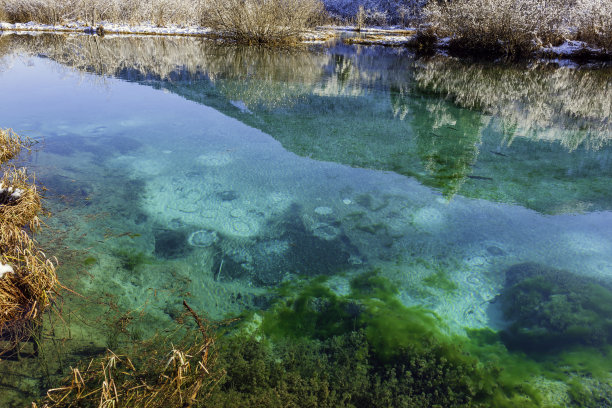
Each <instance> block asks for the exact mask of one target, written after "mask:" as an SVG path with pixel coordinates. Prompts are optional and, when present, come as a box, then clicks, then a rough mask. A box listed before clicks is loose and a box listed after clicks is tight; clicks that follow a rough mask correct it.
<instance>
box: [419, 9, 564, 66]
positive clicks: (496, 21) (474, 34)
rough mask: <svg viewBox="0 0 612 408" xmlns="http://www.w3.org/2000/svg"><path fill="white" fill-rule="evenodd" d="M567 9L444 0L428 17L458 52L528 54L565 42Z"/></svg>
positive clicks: (427, 12) (439, 33)
mask: <svg viewBox="0 0 612 408" xmlns="http://www.w3.org/2000/svg"><path fill="white" fill-rule="evenodd" d="M565 6H566V4H565V0H552V1H547V2H544V0H454V1H450V0H443V1H441V2H431V3H430V4H429V5H428V6H427V7H426V9H425V15H426V17H427V19H428V20H429V22H430V23H431V25H432V27H433V29H434V30H435V31H436V33H437V34H438V35H439V36H450V37H451V41H452V43H453V45H454V46H455V47H457V48H465V49H468V50H482V51H485V52H491V51H496V52H501V53H504V54H525V53H528V52H531V51H533V50H535V49H536V48H537V47H538V46H541V45H545V44H549V43H553V44H554V43H557V42H559V41H560V40H561V39H562V37H563V31H564V28H565V27H567V22H568V21H567V18H566V14H565V11H564V10H566V8H565Z"/></svg>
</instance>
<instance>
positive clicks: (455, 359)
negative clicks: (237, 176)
mask: <svg viewBox="0 0 612 408" xmlns="http://www.w3.org/2000/svg"><path fill="white" fill-rule="evenodd" d="M523 269H525V268H523ZM327 280H328V278H327V277H324V276H319V277H316V278H313V279H311V280H309V281H293V282H292V283H288V284H285V285H284V286H283V287H282V288H280V289H279V291H278V296H279V297H278V299H277V301H276V303H275V304H273V305H272V306H271V307H270V308H269V309H268V310H265V311H259V312H257V313H255V312H252V311H251V312H247V313H245V315H244V316H243V319H242V321H238V322H237V323H236V322H235V320H233V321H226V322H222V323H220V324H214V323H211V322H208V321H207V320H206V319H204V318H200V317H199V316H198V315H197V314H196V313H195V312H194V311H193V310H191V309H190V308H189V307H188V306H185V308H186V309H187V312H186V313H185V314H183V315H182V316H181V317H180V318H179V319H177V322H178V323H177V324H179V326H178V328H177V329H176V330H169V331H164V332H162V333H160V334H158V335H156V336H154V337H153V338H150V339H147V340H144V341H141V340H134V341H133V343H128V344H126V343H123V344H122V345H119V344H116V345H115V346H116V347H117V348H118V349H117V350H113V352H110V351H108V352H107V353H106V354H104V355H100V356H98V357H95V358H94V359H93V360H91V361H87V362H82V363H80V364H79V365H78V366H75V367H76V368H73V369H71V372H70V375H69V376H68V377H66V378H65V380H64V382H63V385H62V386H56V387H55V388H54V390H52V391H50V394H49V397H48V398H46V399H45V400H44V401H43V402H42V403H41V405H39V406H47V407H88V406H92V407H95V406H98V404H99V403H100V401H107V402H108V404H111V403H113V404H114V405H113V406H116V407H144V406H153V407H156V406H159V407H161V406H163V407H168V408H172V407H177V408H178V407H235V406H236V407H237V406H239V407H279V408H280V407H408V408H417V407H423V408H425V407H428V408H429V407H483V408H484V407H526V408H528V407H550V406H580V407H593V408H595V407H602V406H608V405H607V404H608V402H609V401H611V400H612V387H610V386H609V385H606V384H608V382H609V381H608V380H606V378H609V377H606V375H609V371H610V353H608V355H607V357H606V356H605V355H604V354H602V353H601V352H599V351H598V352H595V353H591V352H589V351H588V350H583V351H581V352H577V353H571V354H567V355H563V356H561V357H560V358H559V359H556V360H554V359H549V360H542V361H539V360H535V359H531V358H530V357H528V356H526V355H525V354H524V353H515V352H512V351H509V350H508V349H507V348H506V347H505V346H504V344H503V343H502V342H501V341H500V335H499V333H496V332H494V331H492V330H489V329H487V330H482V329H473V330H468V333H467V336H463V335H456V334H451V333H450V332H449V331H448V330H447V328H446V327H445V324H444V322H443V321H442V320H441V319H440V318H439V317H438V316H436V315H435V314H434V313H433V312H431V311H428V310H425V309H422V308H418V307H407V306H404V305H403V304H402V303H401V302H400V301H399V300H398V298H397V294H398V290H397V285H396V284H394V282H392V281H390V280H388V279H387V278H385V277H383V276H381V273H380V272H378V271H373V272H367V273H363V274H361V275H359V276H357V277H354V278H353V279H352V281H351V285H350V287H351V291H350V293H349V294H348V295H346V296H340V295H337V294H336V293H334V292H333V291H332V290H331V289H330V288H329V287H328V286H327ZM189 315H191V316H193V320H194V321H195V322H196V324H191V325H189V324H188V321H189V322H190V321H191V320H192V319H191V318H189V320H187V317H188V316H189ZM200 362H201V363H202V364H203V366H202V365H200ZM202 367H205V368H206V370H203V369H202ZM538 381H544V382H546V381H551V382H555V381H556V382H557V383H560V384H561V385H560V387H561V388H559V387H557V388H553V391H552V392H553V393H554V392H557V393H558V392H561V393H563V394H564V395H565V397H564V398H562V399H560V400H558V401H562V403H560V402H558V401H557V402H552V403H551V402H550V401H548V400H547V399H546V398H547V396H546V395H545V394H546V392H547V390H546V386H542V383H541V382H540V383H539V384H538ZM559 390H561V391H559ZM548 392H549V393H550V391H548ZM45 404H46V405H45Z"/></svg>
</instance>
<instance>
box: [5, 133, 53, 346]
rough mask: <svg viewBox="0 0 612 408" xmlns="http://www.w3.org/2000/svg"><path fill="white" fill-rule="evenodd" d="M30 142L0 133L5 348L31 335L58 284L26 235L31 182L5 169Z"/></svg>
mask: <svg viewBox="0 0 612 408" xmlns="http://www.w3.org/2000/svg"><path fill="white" fill-rule="evenodd" d="M29 144H30V143H29V140H28V139H26V138H22V137H20V136H18V135H17V134H15V133H14V132H13V131H11V130H0V170H2V173H3V174H2V177H1V179H0V338H2V339H3V340H8V341H9V342H10V347H8V350H10V349H12V348H13V347H15V346H16V345H17V344H18V343H19V342H20V341H22V340H24V339H27V338H29V337H30V336H31V334H32V330H33V328H34V327H35V326H36V323H37V322H38V321H39V320H40V317H41V314H42V312H43V311H44V310H45V309H46V308H47V307H48V306H49V305H50V304H51V299H52V296H51V295H52V291H53V290H54V288H55V286H56V285H57V275H56V273H55V264H54V263H53V262H52V261H50V260H49V259H48V258H47V257H46V256H45V254H44V253H42V252H41V251H39V250H38V248H37V247H36V242H35V241H34V240H33V239H32V238H31V237H30V235H29V234H31V233H33V232H35V231H36V230H37V229H38V227H39V225H40V219H39V218H38V214H39V213H40V212H41V210H42V205H41V198H40V195H39V194H38V191H37V189H36V185H35V183H34V179H33V177H30V176H28V174H27V172H26V169H23V168H21V169H17V168H15V167H14V166H8V165H6V161H8V160H11V159H13V158H15V157H16V156H17V155H18V154H19V152H20V151H21V149H22V148H27V147H28V145H29ZM6 351H7V350H0V355H1V354H3V353H5V352H6Z"/></svg>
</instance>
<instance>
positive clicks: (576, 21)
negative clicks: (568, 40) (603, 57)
mask: <svg viewBox="0 0 612 408" xmlns="http://www.w3.org/2000/svg"><path fill="white" fill-rule="evenodd" d="M572 11H573V13H572V20H573V21H572V22H573V25H574V26H575V27H576V28H577V34H576V39H578V40H582V41H585V42H587V43H588V44H592V45H595V46H598V47H601V48H603V49H604V50H606V51H612V2H611V1H609V0H577V1H576V4H575V6H574V7H573V8H572Z"/></svg>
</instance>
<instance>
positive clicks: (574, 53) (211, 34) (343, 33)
mask: <svg viewBox="0 0 612 408" xmlns="http://www.w3.org/2000/svg"><path fill="white" fill-rule="evenodd" d="M10 33H23V34H30V33H84V34H90V35H129V36H178V37H203V38H209V39H218V40H222V41H228V42H234V40H233V39H232V38H228V37H227V36H225V35H223V34H222V33H220V32H218V31H215V30H213V29H212V28H209V27H198V26H183V25H177V24H169V25H166V26H162V27H159V26H156V25H154V24H137V25H127V24H115V23H109V22H101V23H100V24H98V25H96V26H90V25H87V24H86V23H84V22H69V23H66V24H56V25H50V24H39V23H35V22H28V23H13V24H12V23H5V22H0V35H2V34H10ZM419 35H420V33H419V30H418V29H417V28H415V27H399V26H388V27H365V28H361V29H358V28H357V27H356V26H351V25H346V26H340V25H325V26H319V27H316V28H314V29H311V30H307V31H304V32H302V33H301V34H300V35H299V37H298V38H297V41H298V42H299V43H305V44H312V43H324V42H326V41H329V40H333V39H341V41H342V42H344V43H346V44H357V45H380V46H387V47H407V48H411V49H415V50H419V51H421V52H427V53H432V54H443V55H457V56H470V55H472V53H470V52H469V51H466V50H463V49H457V48H455V47H453V44H452V41H451V38H450V37H446V38H435V37H432V38H431V39H430V40H431V41H430V42H429V43H428V44H423V42H422V38H419ZM532 57H533V58H544V59H559V60H560V63H562V64H565V65H567V64H571V61H589V60H596V61H612V54H610V53H608V52H606V51H605V50H604V49H601V48H597V47H593V46H590V45H589V44H587V43H586V42H584V41H575V40H565V41H564V42H562V43H560V44H558V45H555V46H553V45H548V46H542V47H539V48H538V49H537V50H536V51H534V52H533V53H532V54H531V55H528V56H524V58H527V59H528V58H532ZM564 61H567V62H564Z"/></svg>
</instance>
